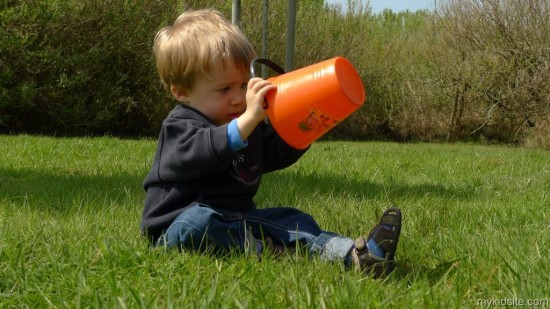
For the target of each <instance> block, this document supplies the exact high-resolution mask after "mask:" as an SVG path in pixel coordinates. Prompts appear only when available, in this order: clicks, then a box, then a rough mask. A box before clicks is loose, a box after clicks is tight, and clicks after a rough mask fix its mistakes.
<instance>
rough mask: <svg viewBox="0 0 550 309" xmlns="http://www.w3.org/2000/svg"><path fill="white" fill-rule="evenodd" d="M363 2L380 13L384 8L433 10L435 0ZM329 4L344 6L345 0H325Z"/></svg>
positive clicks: (398, 10)
mask: <svg viewBox="0 0 550 309" xmlns="http://www.w3.org/2000/svg"><path fill="white" fill-rule="evenodd" d="M362 1H363V3H367V2H370V6H371V7H372V12H373V13H380V12H382V11H383V10H384V9H391V10H392V11H394V12H400V11H405V10H409V11H413V12H414V11H417V10H424V9H428V10H433V9H434V7H435V0H362ZM325 2H326V3H329V4H341V5H342V7H344V8H346V6H347V2H348V1H347V0H325Z"/></svg>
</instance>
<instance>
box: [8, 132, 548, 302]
mask: <svg viewBox="0 0 550 309" xmlns="http://www.w3.org/2000/svg"><path fill="white" fill-rule="evenodd" d="M154 149H155V141H153V140H121V139H117V138H111V137H104V138H51V137H33V136H0V155H1V159H0V307H2V308H19V307H32V308H36V307H54V308H57V307H115V308H118V307H120V308H126V307H127V308H139V307H142V308H155V307H159V308H169V307H175V308H197V307H200V308H235V307H236V308H262V307H265V308H370V307H387V306H392V307H403V308H414V307H428V308H431V307H445V308H448V307H451V308H458V307H477V306H479V305H481V306H491V305H503V304H505V305H506V304H508V305H510V304H512V305H514V304H526V305H527V304H530V305H546V306H549V305H550V304H549V303H548V302H549V299H550V292H549V291H550V259H549V256H550V252H549V251H550V249H549V248H550V243H549V240H550V207H549V206H550V153H549V152H545V151H542V150H533V149H524V148H517V147H508V146H495V145H493V146H483V145H471V144H397V143H382V142H317V143H315V144H314V145H313V146H312V148H311V149H310V151H309V152H308V153H307V154H306V155H305V156H304V157H303V158H302V160H301V161H299V162H298V163H297V164H295V165H294V166H292V167H291V168H289V169H286V170H284V171H279V172H276V173H272V174H268V175H266V176H265V177H264V179H263V183H262V188H261V190H260V192H259V193H258V195H257V197H256V202H257V204H258V206H259V207H273V206H286V205H292V206H294V207H297V208H299V209H302V210H304V211H306V212H309V213H311V214H312V215H313V216H314V217H315V218H316V219H317V220H318V221H319V223H320V225H321V227H323V228H324V229H326V230H330V231H334V232H338V233H340V234H344V235H347V236H350V237H351V238H356V237H358V236H360V235H363V234H366V233H368V231H369V230H370V228H371V226H372V225H373V224H375V222H376V221H377V218H378V216H379V215H380V214H381V213H382V211H383V210H384V209H385V208H386V207H388V206H390V205H392V204H395V205H396V206H398V207H400V208H401V209H402V210H403V216H404V222H403V223H404V226H403V230H402V235H401V240H400V243H399V247H398V253H397V256H396V258H397V261H398V265H397V269H396V271H395V272H394V273H393V274H392V275H391V276H389V277H387V278H385V279H383V280H377V279H372V278H369V277H365V276H363V275H361V274H358V273H354V272H348V271H345V270H344V269H343V266H342V265H340V264H339V263H326V262H323V261H321V260H319V259H317V258H315V257H311V258H299V259H296V258H293V257H292V256H285V257H282V258H274V257H270V256H265V257H263V258H262V259H261V260H258V259H254V258H252V257H244V256H239V255H238V254H236V253H233V254H229V255H228V256H222V257H220V256H217V257H216V256H210V255H201V254H195V253H189V252H177V251H171V252H166V251H164V250H161V249H151V248H149V246H148V244H147V242H146V241H145V239H143V238H142V237H141V235H140V231H139V224H140V218H141V209H142V205H143V200H144V196H145V193H144V191H143V189H142V186H141V184H142V181H143V179H144V177H145V175H146V173H147V172H148V169H149V166H150V164H151V159H152V155H153V153H154Z"/></svg>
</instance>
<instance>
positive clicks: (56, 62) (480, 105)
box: [0, 0, 550, 149]
mask: <svg viewBox="0 0 550 309" xmlns="http://www.w3.org/2000/svg"><path fill="white" fill-rule="evenodd" d="M286 5H287V4H286V2H285V1H270V2H269V16H268V48H267V55H266V56H267V57H269V58H271V59H273V60H275V61H276V62H278V63H280V64H284V49H285V31H286V18H287V16H286V14H287V7H286ZM298 5H299V7H298V24H297V30H296V50H295V67H297V68H298V67H303V66H307V65H309V64H312V63H315V62H318V61H321V60H324V59H328V58H331V57H334V56H336V55H340V56H343V57H346V58H347V59H349V60H350V61H351V62H352V63H353V64H354V65H355V66H356V68H357V70H358V71H359V73H360V75H361V77H362V79H363V82H364V84H365V87H366V91H367V101H366V104H365V106H364V107H362V108H361V109H360V110H359V111H358V112H357V113H355V114H354V115H353V116H352V117H350V118H348V119H347V120H346V121H345V122H344V123H342V124H341V125H340V126H338V127H337V128H336V129H335V130H333V131H332V132H330V134H329V135H328V136H327V138H340V139H342V138H346V139H362V140H365V139H379V140H385V139H391V140H422V141H441V140H494V141H498V142H506V143H520V144H523V145H528V146H536V147H546V148H548V149H550V141H549V139H550V138H549V136H550V118H549V117H550V88H549V87H550V86H549V85H550V83H548V82H547V81H548V80H550V49H549V47H548V42H550V13H549V11H550V0H533V1H529V2H524V1H521V0H509V1H499V0H484V1H475V0H449V1H446V2H444V3H443V4H441V6H440V7H438V8H437V10H436V11H435V12H427V11H419V12H414V13H413V12H402V13H394V12H391V11H384V12H382V13H380V14H373V13H372V12H371V10H370V8H369V7H368V6H363V5H362V4H361V1H356V0H351V1H349V2H348V6H347V7H346V8H342V7H338V6H326V5H325V4H324V2H323V1H322V0H303V1H299V3H298ZM204 7H214V8H217V9H219V10H221V11H222V12H223V13H224V14H225V15H226V16H228V18H230V16H231V1H220V0H203V1H198V0H197V1H178V0H169V1H160V0H152V1H145V0H135V1H122V0H111V1H102V0H89V1H74V0H64V1H60V0H52V1H38V0H35V1H33V0H7V1H3V2H2V3H1V4H0V133H4V134H19V133H30V134H47V135H63V136H65V135H76V136H82V135H105V134H108V135H115V136H123V137H140V136H156V135H157V133H158V128H159V125H160V122H161V121H162V119H163V118H164V117H165V115H166V113H167V112H168V111H169V110H170V109H171V108H172V107H173V105H174V104H175V102H174V101H173V100H172V99H171V98H170V97H169V96H168V95H167V93H166V92H165V91H164V90H163V89H162V87H161V86H160V83H159V81H158V77H157V75H156V72H155V68H154V63H153V59H152V54H151V48H152V40H153V37H154V35H155V33H156V32H157V31H158V30H159V29H160V28H161V27H163V26H165V25H168V24H170V23H171V22H172V21H173V20H174V19H175V18H176V17H177V16H178V15H179V14H180V13H181V12H182V11H183V10H185V9H187V8H204ZM261 24H262V2H261V1H242V16H241V26H242V29H243V32H244V33H245V34H246V35H247V37H248V38H249V39H250V40H251V42H252V43H253V44H254V46H255V47H256V49H257V52H258V53H260V52H261Z"/></svg>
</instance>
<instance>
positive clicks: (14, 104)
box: [0, 0, 176, 135]
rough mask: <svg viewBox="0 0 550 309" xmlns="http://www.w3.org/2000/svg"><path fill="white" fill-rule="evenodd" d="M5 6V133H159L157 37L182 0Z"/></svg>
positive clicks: (0, 77)
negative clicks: (154, 45) (154, 46)
mask: <svg viewBox="0 0 550 309" xmlns="http://www.w3.org/2000/svg"><path fill="white" fill-rule="evenodd" d="M0 9H1V10H0V20H1V21H0V23H1V25H0V37H1V38H2V40H1V42H0V44H1V45H0V59H1V62H0V115H1V116H0V128H1V131H2V132H28V133H42V134H60V135H85V134H105V133H109V134H114V135H134V134H136V133H137V134H147V133H150V132H152V126H151V124H152V123H158V118H159V117H161V115H160V113H159V108H156V106H157V105H159V104H160V105H162V102H159V100H157V97H158V95H157V93H158V92H159V88H160V87H159V83H158V82H157V81H156V80H157V79H156V74H155V69H154V65H153V62H152V57H151V46H152V38H153V36H154V34H155V33H156V31H157V30H158V28H159V26H160V25H162V24H165V23H166V21H167V20H168V19H171V18H172V16H171V15H172V14H168V13H167V12H173V11H175V10H176V1H171V2H170V1H169V2H166V1H144V0H142V1H101V0H91V1H83V2H81V1H62V0H56V1H32V0H22V1H12V2H8V3H5V4H4V5H3V6H2V7H0ZM162 116H164V112H163V113H162Z"/></svg>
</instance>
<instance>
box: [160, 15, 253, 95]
mask: <svg viewBox="0 0 550 309" xmlns="http://www.w3.org/2000/svg"><path fill="white" fill-rule="evenodd" d="M153 50H154V55H155V61H156V64H157V71H158V73H159V76H160V79H161V82H162V84H163V86H164V87H165V88H167V89H169V88H170V86H172V85H177V86H180V87H183V88H184V89H192V87H193V83H194V81H195V80H196V78H197V75H200V74H208V73H209V72H210V69H211V68H212V67H214V66H219V65H221V66H225V65H226V64H227V63H234V64H235V65H236V66H237V68H240V69H241V70H248V66H249V64H250V62H251V61H252V59H253V58H254V56H255V53H254V49H253V47H252V45H251V44H250V42H249V41H248V40H247V39H246V38H245V36H244V35H243V33H242V32H241V31H240V29H239V28H238V27H237V26H234V25H233V24H231V23H230V22H229V21H228V20H227V19H226V18H225V17H223V15H221V14H220V13H219V12H218V11H215V10H211V9H205V10H197V11H186V12H184V13H183V14H181V15H180V16H179V17H178V18H177V19H176V21H175V22H174V24H173V25H172V26H168V27H165V28H163V29H161V30H160V31H159V32H158V33H157V34H156V36H155V40H154V47H153ZM244 72H246V71H244Z"/></svg>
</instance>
